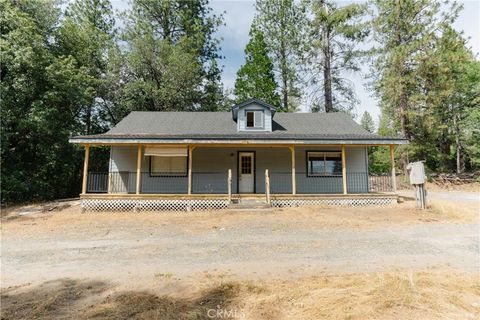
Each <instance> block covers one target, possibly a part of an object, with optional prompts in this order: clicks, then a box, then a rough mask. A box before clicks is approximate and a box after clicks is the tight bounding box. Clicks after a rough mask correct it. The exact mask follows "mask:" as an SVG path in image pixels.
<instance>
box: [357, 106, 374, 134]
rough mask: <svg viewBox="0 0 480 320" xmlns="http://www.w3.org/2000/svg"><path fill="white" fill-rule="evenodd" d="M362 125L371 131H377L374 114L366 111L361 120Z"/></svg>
mask: <svg viewBox="0 0 480 320" xmlns="http://www.w3.org/2000/svg"><path fill="white" fill-rule="evenodd" d="M360 125H361V126H362V127H363V128H364V129H365V130H367V131H368V132H370V133H373V132H374V131H375V123H374V122H373V119H372V116H371V115H370V113H369V112H368V111H365V112H364V113H363V115H362V119H361V120H360Z"/></svg>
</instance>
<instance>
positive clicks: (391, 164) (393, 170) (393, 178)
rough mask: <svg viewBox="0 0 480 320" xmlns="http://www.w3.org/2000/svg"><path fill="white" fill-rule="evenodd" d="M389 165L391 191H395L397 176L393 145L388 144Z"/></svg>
mask: <svg viewBox="0 0 480 320" xmlns="http://www.w3.org/2000/svg"><path fill="white" fill-rule="evenodd" d="M390 166H391V169H392V187H393V192H397V176H396V173H395V146H394V145H393V144H391V145H390Z"/></svg>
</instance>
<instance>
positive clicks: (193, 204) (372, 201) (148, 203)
mask: <svg viewBox="0 0 480 320" xmlns="http://www.w3.org/2000/svg"><path fill="white" fill-rule="evenodd" d="M394 203H397V199H396V198H395V197H376V198H346V199H272V201H271V205H272V207H275V208H282V207H303V206H342V207H364V206H378V205H381V206H382V205H383V206H386V205H391V204H394ZM228 204H229V203H228V200H227V199H158V200H157V199H148V200H145V199H82V208H83V209H84V210H85V211H97V212H99V211H139V212H140V211H142V212H148V211H190V210H192V211H193V210H220V209H226V208H227V207H228Z"/></svg>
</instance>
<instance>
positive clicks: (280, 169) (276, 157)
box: [110, 146, 368, 194]
mask: <svg viewBox="0 0 480 320" xmlns="http://www.w3.org/2000/svg"><path fill="white" fill-rule="evenodd" d="M240 151H245V152H248V151H251V152H254V153H255V191H256V193H264V192H265V169H268V170H269V173H270V186H271V192H272V193H273V194H275V193H291V192H292V183H291V154H290V149H288V148H278V147H277V148H249V147H245V148H216V147H213V148H204V147H197V148H195V149H194V150H193V153H192V155H193V160H192V163H193V164H192V193H226V192H227V175H228V169H232V192H233V193H237V192H238V184H237V177H238V152H240ZM307 151H341V149H340V147H303V146H302V147H296V148H295V153H296V157H295V163H296V173H297V174H296V185H297V193H299V194H302V193H303V194H308V193H313V194H315V193H319V194H322V193H342V192H343V190H342V177H341V176H338V177H337V176H335V177H307V172H306V152H307ZM136 162H137V148H136V147H112V152H111V159H110V172H114V173H116V172H122V173H120V174H118V175H119V176H120V177H119V178H118V180H119V181H118V182H117V183H116V184H117V188H116V191H117V192H127V191H128V192H135V179H136V177H135V176H136V174H135V172H136ZM346 165H347V190H348V192H349V193H367V192H368V172H367V157H366V148H365V147H347V148H346ZM123 172H125V173H123ZM127 172H131V173H130V174H128V173H127ZM187 184H188V178H187V177H186V176H182V177H150V175H149V157H145V156H142V179H141V192H142V193H180V194H185V193H187Z"/></svg>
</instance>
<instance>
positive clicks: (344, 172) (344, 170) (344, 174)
mask: <svg viewBox="0 0 480 320" xmlns="http://www.w3.org/2000/svg"><path fill="white" fill-rule="evenodd" d="M342 184H343V194H347V161H346V159H345V146H344V145H342Z"/></svg>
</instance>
